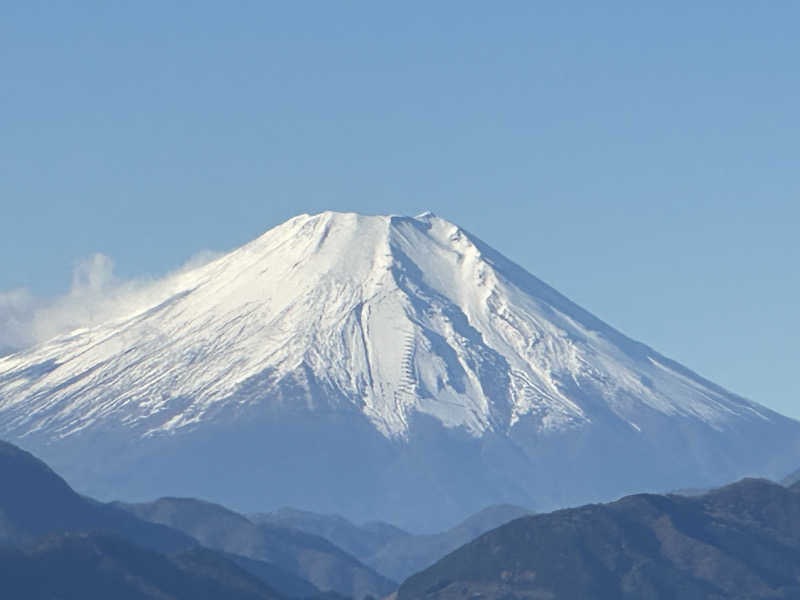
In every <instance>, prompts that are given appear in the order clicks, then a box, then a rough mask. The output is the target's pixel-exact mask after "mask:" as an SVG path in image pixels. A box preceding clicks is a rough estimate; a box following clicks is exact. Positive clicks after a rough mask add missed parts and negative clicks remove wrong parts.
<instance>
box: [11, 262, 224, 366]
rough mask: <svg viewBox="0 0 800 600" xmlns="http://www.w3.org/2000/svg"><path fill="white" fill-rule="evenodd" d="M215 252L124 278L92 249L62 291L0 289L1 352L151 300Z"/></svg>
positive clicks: (108, 317) (94, 322)
mask: <svg viewBox="0 0 800 600" xmlns="http://www.w3.org/2000/svg"><path fill="white" fill-rule="evenodd" d="M217 256H218V254H217V253H214V252H210V251H203V252H201V253H199V254H197V255H195V256H194V257H192V258H191V259H190V260H189V261H187V262H186V264H184V265H183V266H182V267H181V268H180V269H178V271H176V272H173V273H170V274H168V275H166V276H164V277H162V278H159V279H136V280H127V281H126V280H121V279H119V278H118V277H116V276H115V275H114V263H113V261H112V260H111V259H110V258H109V257H108V256H106V255H104V254H93V255H91V256H89V257H87V258H85V259H83V260H81V261H80V262H78V263H77V264H76V265H75V268H74V269H73V272H72V284H71V286H70V289H69V291H68V292H67V293H66V294H64V295H61V296H57V297H53V298H39V297H36V296H34V295H33V294H31V293H30V291H29V290H27V289H24V288H18V289H13V290H9V291H6V292H0V355H3V354H8V353H11V352H16V351H18V350H22V349H25V348H28V347H30V346H34V345H36V344H39V343H41V342H44V341H46V340H48V339H50V338H53V337H55V336H57V335H60V334H62V333H67V332H69V331H73V330H75V329H79V328H83V327H92V326H94V325H98V324H100V323H103V322H106V321H109V320H112V319H115V318H118V317H122V316H124V315H126V314H129V313H130V312H132V311H135V310H136V309H137V308H138V307H141V306H143V305H146V304H147V303H148V302H149V301H153V302H156V301H157V300H158V298H159V297H160V296H161V295H163V294H164V293H165V291H167V288H168V287H169V286H168V281H169V280H170V279H172V278H173V277H174V276H175V275H177V274H178V273H181V272H185V271H187V270H191V269H194V268H197V267H200V266H202V265H204V264H206V263H208V262H210V261H211V260H213V259H214V258H216V257H217Z"/></svg>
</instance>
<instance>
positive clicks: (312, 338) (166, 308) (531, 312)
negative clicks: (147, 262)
mask: <svg viewBox="0 0 800 600" xmlns="http://www.w3.org/2000/svg"><path fill="white" fill-rule="evenodd" d="M543 226H546V225H543ZM554 252H557V249H554ZM542 260H546V257H542ZM131 294H132V295H131V296H130V297H126V298H123V299H122V300H120V303H121V304H120V305H121V306H124V307H125V309H126V310H127V312H126V313H125V315H124V316H121V317H118V318H115V319H114V320H111V321H109V322H107V323H105V324H103V325H101V326H97V327H94V328H91V329H83V330H77V331H74V332H72V333H70V334H68V335H64V336H61V337H58V338H56V339H53V340H51V341H50V342H47V343H45V344H43V345H40V346H38V347H35V348H32V349H29V350H27V351H24V352H20V353H17V354H14V355H11V356H6V357H3V358H0V436H3V437H5V438H7V439H9V440H11V441H12V442H16V443H19V444H20V445H22V446H23V447H25V448H27V449H29V450H33V451H35V452H36V453H37V454H38V455H39V456H42V457H43V458H44V459H46V460H47V461H48V463H50V464H51V465H53V466H54V467H55V468H56V469H57V470H58V471H59V472H60V473H62V474H64V475H65V476H67V478H68V479H69V480H70V481H72V482H73V484H74V485H76V486H77V488H78V489H80V490H81V491H83V492H85V493H89V494H91V495H93V496H95V497H99V498H103V499H111V498H113V497H124V498H128V499H131V500H146V499H149V498H153V497H157V496H160V495H164V494H167V495H170V496H192V497H202V498H208V499H210V500H213V501H215V502H220V503H221V504H224V505H226V506H230V507H232V508H234V509H236V510H239V511H243V512H255V511H264V510H271V509H274V508H277V507H279V506H287V505H288V506H296V507H299V508H302V509H306V510H312V511H314V512H319V513H335V514H342V515H343V516H345V517H348V518H351V519H354V520H358V521H362V520H383V521H388V522H391V523H394V524H396V525H398V526H400V527H402V528H404V529H408V530H410V531H414V532H423V531H428V532H430V531H441V530H442V529H444V528H446V527H450V526H453V525H455V524H456V523H458V522H459V521H460V520H462V519H464V518H466V517H467V516H468V515H470V514H473V513H475V512H477V511H478V510H480V509H481V508H482V507H485V506H487V505H490V504H503V503H505V504H517V505H522V506H531V507H532V508H535V509H536V510H539V511H541V510H545V509H550V508H553V507H559V506H565V505H574V504H578V503H582V502H587V501H595V500H605V499H609V498H615V497H619V496H621V495H623V494H625V493H631V492H638V491H649V490H653V491H661V490H669V489H681V488H703V487H713V486H715V485H721V484H723V483H725V482H726V481H731V480H735V479H738V478H740V477H742V476H746V475H759V476H767V477H771V478H776V477H778V476H780V475H782V474H783V473H786V472H789V470H790V469H791V468H794V467H796V465H797V464H798V462H800V446H799V445H800V423H798V422H796V421H794V420H790V419H788V418H785V417H783V416H781V415H779V414H776V413H775V412H772V411H770V410H768V409H766V408H764V407H763V406H760V405H758V404H756V403H754V402H751V401H749V400H746V399H744V398H741V397H739V396H736V395H735V394H732V393H730V392H728V391H726V390H724V389H722V388H721V387H719V386H717V385H715V384H713V383H711V382H710V381H708V380H705V379H703V378H702V377H700V376H698V375H696V374H695V373H693V372H692V371H690V370H689V369H687V368H686V367H684V366H682V365H680V364H678V363H676V362H674V361H672V360H670V359H668V358H666V357H664V356H662V355H660V354H658V353H657V352H656V351H654V350H653V349H651V348H649V347H648V346H646V345H644V344H641V343H638V342H635V341H633V340H631V339H629V338H627V337H626V336H624V335H623V334H621V333H620V332H618V331H616V330H615V329H613V328H612V327H610V326H609V325H607V324H605V323H603V322H602V321H600V320H599V319H598V318H596V317H595V316H593V315H591V314H590V313H588V312H587V311H585V310H583V309H581V308H580V307H578V306H577V305H575V304H574V303H572V302H571V301H570V300H568V299H567V298H565V297H564V296H562V295H561V294H559V293H558V292H556V291H555V290H554V289H552V288H551V287H549V286H547V285H546V284H545V283H543V282H542V281H540V280H538V279H536V278H535V277H534V276H533V275H531V274H529V273H527V272H526V271H525V270H523V269H522V268H521V267H519V266H518V265H516V264H514V263H513V262H511V261H510V260H508V259H507V258H505V257H503V256H502V255H501V254H499V253H498V252H497V251H495V250H493V249H492V248H491V247H490V246H488V245H487V244H485V243H484V242H482V241H481V240H479V239H478V238H476V237H475V236H473V235H472V234H470V233H468V232H466V231H464V230H463V229H461V228H459V227H457V226H456V225H453V224H452V223H449V222H447V221H445V220H443V219H440V218H438V217H436V216H434V215H432V214H429V213H428V214H424V215H420V216H418V217H416V218H410V217H394V216H392V217H383V216H362V215H356V214H342V213H331V212H328V213H322V214H319V215H313V216H309V215H301V216H298V217H296V218H294V219H291V220H290V221H288V222H286V223H284V224H283V225H280V226H278V227H276V228H274V229H272V230H270V231H268V232H267V233H265V234H264V235H262V236H261V237H259V238H258V239H256V240H254V241H253V242H251V243H249V244H247V245H245V246H243V247H242V248H239V249H237V250H235V251H233V252H230V253H228V254H226V255H224V256H222V257H220V258H218V259H217V260H215V261H213V262H211V263H209V264H206V265H204V266H201V267H198V268H195V269H192V270H189V271H185V272H181V273H178V274H175V275H173V276H170V277H167V278H166V279H165V280H163V281H161V282H159V283H157V284H154V285H153V286H151V287H149V288H147V289H146V290H143V291H142V290H139V291H136V292H132V293H131ZM653 318H654V319H659V318H663V317H662V316H661V315H656V314H654V315H653ZM697 335H703V333H702V331H698V332H697Z"/></svg>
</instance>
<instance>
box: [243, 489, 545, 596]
mask: <svg viewBox="0 0 800 600" xmlns="http://www.w3.org/2000/svg"><path fill="white" fill-rule="evenodd" d="M529 514H531V511H529V510H526V509H524V508H521V507H518V506H511V505H496V506H490V507H487V508H485V509H484V510H482V511H480V512H479V513H477V514H475V515H472V516H471V517H469V518H468V519H467V520H465V521H464V522H462V523H459V524H458V525H456V526H455V527H453V528H452V529H449V530H447V531H443V532H441V533H436V534H427V535H419V534H418V535H414V534H411V533H408V532H406V531H403V530H401V529H398V528H396V527H393V526H392V525H389V524H388V523H381V522H371V523H365V524H364V525H360V526H359V525H354V524H353V523H351V522H350V521H348V520H346V519H344V518H343V517H340V516H337V515H317V514H314V513H309V512H307V511H299V510H294V509H288V508H283V509H281V510H278V511H275V512H274V513H261V514H256V515H252V516H251V519H252V520H253V521H255V522H257V523H265V524H267V523H268V524H272V525H279V526H283V527H291V528H292V529H299V530H301V531H305V532H308V533H314V534H316V535H319V536H322V537H324V538H325V539H327V540H329V541H330V542H331V543H333V544H335V545H337V546H339V547H340V548H342V549H344V550H347V551H348V552H350V553H351V554H353V555H354V556H355V557H357V558H358V559H359V560H360V561H361V562H363V563H364V564H366V565H369V566H370V567H372V568H373V569H375V570H376V571H377V572H379V573H382V574H383V575H385V576H387V577H389V578H390V579H393V580H395V581H403V580H404V579H406V578H407V577H408V576H410V575H412V574H414V573H416V572H417V571H421V570H422V569H424V568H426V567H429V566H430V565H432V564H433V563H435V562H436V561H437V560H439V559H440V558H442V557H443V556H445V555H446V554H449V553H450V552H452V551H453V550H455V549H456V548H459V547H460V546H463V545H464V544H466V543H467V542H470V541H472V540H473V539H475V538H477V537H478V536H480V535H482V534H484V533H486V532H487V531H489V530H491V529H494V528H495V527H499V526H500V525H502V524H504V523H507V522H508V521H511V520H513V519H517V518H519V517H522V516H525V515H529Z"/></svg>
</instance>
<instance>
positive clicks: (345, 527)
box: [248, 507, 417, 581]
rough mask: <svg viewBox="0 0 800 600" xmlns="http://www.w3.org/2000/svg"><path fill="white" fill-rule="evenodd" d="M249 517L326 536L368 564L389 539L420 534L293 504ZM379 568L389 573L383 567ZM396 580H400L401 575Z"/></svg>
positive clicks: (277, 525)
mask: <svg viewBox="0 0 800 600" xmlns="http://www.w3.org/2000/svg"><path fill="white" fill-rule="evenodd" d="M248 518H249V519H250V520H251V521H253V522H254V523H259V524H261V525H271V526H274V527H284V528H288V529H296V530H298V531H304V532H306V533H308V534H311V535H315V536H319V537H322V538H325V539H326V540H328V541H329V542H330V543H332V544H334V545H335V546H338V547H339V548H341V549H342V550H345V551H346V552H349V553H350V554H352V555H353V556H355V557H356V558H358V559H359V560H360V561H362V562H363V563H365V564H370V563H369V561H370V559H371V558H372V557H373V556H374V555H375V554H377V553H378V552H380V551H381V550H382V549H383V548H385V547H386V545H387V544H389V543H390V542H392V541H394V540H397V539H410V538H414V537H417V536H415V535H414V534H412V533H409V532H408V531H405V530H403V529H400V528H399V527H395V526H394V525H391V524H389V523H384V522H382V521H370V522H368V523H364V524H363V525H356V524H355V523H353V522H351V521H349V520H347V519H345V518H344V517H342V516H340V515H322V514H317V513H313V512H310V511H307V510H298V509H296V508H290V507H282V508H280V509H278V510H276V511H273V512H269V513H254V514H251V515H248ZM376 570H377V571H378V572H380V573H383V574H384V575H387V574H386V573H385V572H384V571H382V570H381V569H380V568H376ZM387 576H389V575H387ZM389 577H391V576H389ZM393 579H396V580H398V581H399V580H400V579H401V578H396V577H393Z"/></svg>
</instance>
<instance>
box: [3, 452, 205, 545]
mask: <svg viewBox="0 0 800 600" xmlns="http://www.w3.org/2000/svg"><path fill="white" fill-rule="evenodd" d="M0 481H2V482H3V484H2V486H1V487H0V543H4V544H6V545H9V544H13V545H26V544H30V543H33V542H35V541H36V540H38V539H39V538H41V537H42V536H48V535H57V534H61V533H68V532H71V533H76V532H102V533H105V534H113V535H117V536H120V537H123V538H126V539H128V540H131V541H132V542H135V543H137V544H139V545H141V546H145V547H148V548H151V549H154V550H158V551H161V552H178V551H183V550H187V549H189V548H192V547H194V546H197V545H198V544H197V542H196V541H195V540H194V539H193V538H191V537H189V536H187V535H185V534H183V533H180V532H179V531H176V530H174V529H170V528H168V527H164V526H163V525H158V524H154V523H149V522H147V521H142V520H141V519H137V518H135V517H133V516H132V515H130V514H128V513H127V512H125V511H124V510H120V509H119V508H116V507H114V506H111V505H107V504H102V503H100V502H96V501H94V500H91V499H89V498H85V497H83V496H80V495H78V494H77V493H75V492H74V491H73V490H72V488H70V486H69V485H68V484H67V482H66V481H64V480H63V479H62V478H61V477H59V476H58V475H56V474H55V473H54V472H53V471H52V470H51V469H50V468H49V467H48V466H47V465H46V464H44V463H43V462H42V461H40V460H39V459H37V458H36V457H34V456H33V455H31V454H30V453H28V452H25V451H24V450H21V449H19V448H17V447H15V446H13V445H12V444H8V443H6V442H2V441H0Z"/></svg>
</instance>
